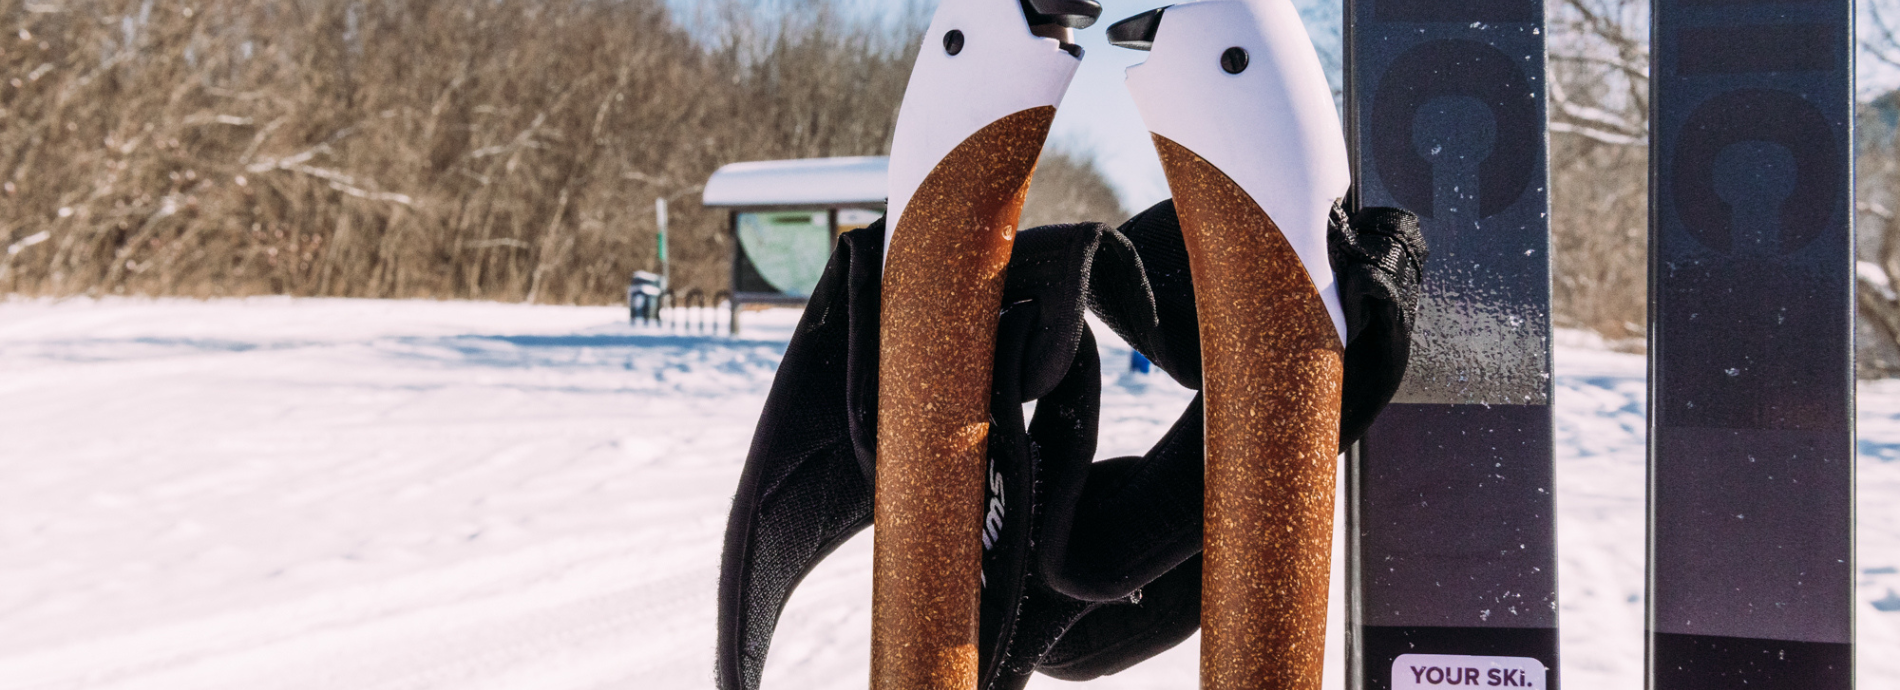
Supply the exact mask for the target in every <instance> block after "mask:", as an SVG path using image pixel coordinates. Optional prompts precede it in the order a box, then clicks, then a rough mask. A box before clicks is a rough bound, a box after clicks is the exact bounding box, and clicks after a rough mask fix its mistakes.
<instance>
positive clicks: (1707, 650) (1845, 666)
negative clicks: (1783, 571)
mask: <svg viewBox="0 0 1900 690" xmlns="http://www.w3.org/2000/svg"><path fill="white" fill-rule="evenodd" d="M1649 644H1650V649H1651V652H1650V654H1652V655H1653V656H1652V657H1651V659H1650V673H1651V674H1653V676H1654V679H1653V680H1652V682H1651V683H1650V684H1649V686H1650V687H1652V688H1669V689H1670V690H1729V689H1730V688H1748V690H1809V689H1810V688H1846V687H1852V685H1851V682H1852V680H1853V673H1854V647H1853V645H1848V644H1836V643H1827V642H1790V641H1787V640H1757V639H1751V638H1746V637H1718V636H1715V635H1671V634H1668V633H1651V634H1650V636H1649Z"/></svg>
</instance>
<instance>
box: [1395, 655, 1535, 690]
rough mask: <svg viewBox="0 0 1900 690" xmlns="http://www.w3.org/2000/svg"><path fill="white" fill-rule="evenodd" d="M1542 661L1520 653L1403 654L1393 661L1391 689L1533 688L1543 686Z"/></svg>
mask: <svg viewBox="0 0 1900 690" xmlns="http://www.w3.org/2000/svg"><path fill="white" fill-rule="evenodd" d="M1545 673H1546V672H1545V669H1544V664H1543V663H1542V662H1539V661H1538V660H1536V659H1531V658H1528V657H1521V656H1464V655H1459V654H1403V655H1400V656H1399V658H1398V659H1396V660H1394V661H1393V662H1392V690H1441V689H1442V688H1533V689H1534V690H1544V687H1545V686H1544V676H1545Z"/></svg>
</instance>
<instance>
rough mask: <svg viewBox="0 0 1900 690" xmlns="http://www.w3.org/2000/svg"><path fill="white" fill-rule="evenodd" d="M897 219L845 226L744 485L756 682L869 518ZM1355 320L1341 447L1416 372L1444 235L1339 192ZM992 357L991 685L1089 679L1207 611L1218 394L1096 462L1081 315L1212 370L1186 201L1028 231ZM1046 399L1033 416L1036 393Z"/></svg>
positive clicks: (748, 651) (750, 645) (731, 593)
mask: <svg viewBox="0 0 1900 690" xmlns="http://www.w3.org/2000/svg"><path fill="white" fill-rule="evenodd" d="M882 240H883V227H882V223H878V224H875V225H873V226H872V227H870V228H866V229H864V230H859V231H854V232H851V233H847V234H846V235H844V236H843V238H842V239H841V240H840V242H839V246H838V249H837V251H836V252H834V254H833V257H832V262H831V264H830V265H828V266H827V268H826V271H825V276H824V278H823V279H821V280H820V283H819V286H818V288H817V290H815V291H814V293H813V295H812V299H811V302H810V304H809V305H808V306H807V309H806V313H805V315H804V317H803V318H802V319H801V321H800V324H799V327H798V329H797V330H796V331H795V332H794V336H793V339H792V342H791V344H790V345H789V346H788V347H787V350H786V355H785V358H784V360H783V361H782V363H781V365H780V369H779V374H778V378H777V380H775V381H774V383H773V387H772V392H771V394H770V396H769V397H768V399H767V402H766V409H765V414H764V415H763V416H762V417H761V420H760V423H759V427H758V432H757V434H756V435H755V437H754V439H753V446H752V450H751V452H750V454H749V455H748V457H747V461H746V468H745V471H744V473H743V475H742V477H741V484H740V488H739V494H738V496H737V497H736V498H735V499H734V502H733V512H732V516H731V521H730V522H729V524H728V529H727V538H726V551H725V556H724V562H723V563H722V570H721V579H720V599H719V606H720V611H719V616H720V618H719V648H718V651H717V656H718V672H719V684H720V685H719V686H720V687H721V688H722V689H724V690H755V689H756V688H757V687H758V683H759V676H760V672H761V671H762V669H763V665H764V660H765V656H766V651H767V649H768V648H769V646H770V642H771V636H772V630H773V628H774V627H775V626H776V624H777V620H778V616H779V613H780V611H781V610H782V609H783V606H784V604H785V601H786V600H787V599H788V598H789V596H790V594H791V591H792V589H793V588H794V587H795V586H796V585H797V582H798V581H799V580H800V579H802V578H803V577H804V576H805V574H806V573H808V572H810V570H811V568H812V567H814V566H815V565H816V564H817V563H818V562H819V561H820V560H822V558H823V557H824V556H825V555H826V554H828V553H830V552H831V551H832V550H833V549H835V548H836V547H837V546H838V545H840V544H842V543H843V542H844V541H845V540H846V539H848V538H849V537H850V536H851V535H852V534H854V533H856V532H857V531H859V530H861V529H863V528H864V527H865V526H867V525H868V524H869V522H870V519H871V486H872V484H873V482H872V479H873V472H874V470H875V456H874V453H875V448H876V419H877V410H876V401H877V391H876V372H877V345H878V340H877V328H878V323H877V320H878V299H879V292H878V289H879V280H880V278H881V259H882ZM1329 244H1330V249H1331V259H1332V262H1333V269H1334V272H1335V275H1336V276H1337V279H1338V280H1339V290H1340V296H1341V302H1342V307H1343V309H1344V312H1345V316H1346V320H1347V324H1348V341H1347V347H1346V381H1345V398H1346V399H1345V400H1344V401H1343V403H1342V412H1343V419H1342V424H1341V447H1342V448H1343V447H1345V446H1346V445H1349V444H1350V443H1351V442H1353V441H1355V440H1357V438H1358V437H1359V435H1361V434H1363V432H1364V430H1365V429H1366V428H1367V427H1369V426H1370V424H1371V420H1372V418H1373V417H1374V416H1376V415H1377V413H1378V412H1379V410H1380V409H1382V408H1383V407H1384V405H1385V404H1386V402H1387V401H1389V400H1390V398H1391V396H1392V394H1393V392H1394V391H1395V390H1396V388H1397V386H1398V382H1399V381H1400V380H1401V379H1402V377H1403V374H1404V365H1405V361H1406V357H1407V356H1409V343H1410V332H1411V328H1412V325H1413V318H1414V315H1415V313H1416V309H1417V300H1418V292H1419V280H1420V279H1421V276H1422V273H1421V267H1422V263H1423V261H1424V259H1425V256H1426V251H1425V246H1424V242H1423V239H1422V236H1421V235H1419V233H1418V229H1417V223H1416V219H1415V218H1414V217H1412V216H1411V215H1410V214H1407V213H1405V212H1403V211H1397V210H1392V209H1365V210H1362V211H1360V212H1359V213H1358V214H1354V215H1352V216H1347V215H1346V214H1344V213H1343V211H1342V212H1336V213H1335V216H1334V226H1333V227H1332V228H1331V232H1329ZM1007 271H1008V273H1007V279H1006V283H1005V289H1004V298H1003V310H1002V312H1001V313H1000V314H999V320H998V331H997V341H996V345H997V349H996V359H995V367H994V369H993V391H992V399H991V415H992V419H991V431H990V437H989V456H990V462H989V469H988V471H989V473H990V477H989V481H988V482H987V486H988V488H987V495H986V496H985V506H984V508H985V521H984V524H983V539H984V543H985V551H984V561H983V573H984V584H983V592H982V604H981V611H982V620H981V624H980V628H979V631H980V647H979V673H980V674H981V676H980V677H981V687H983V688H985V689H986V690H1011V689H1013V688H1021V687H1022V686H1023V684H1024V683H1026V682H1027V680H1028V676H1029V674H1030V673H1031V672H1032V671H1034V670H1040V671H1042V672H1044V673H1047V674H1049V675H1053V676H1056V677H1059V678H1065V679H1086V678H1091V677H1095V676H1099V675H1102V674H1105V673H1113V672H1115V671H1118V670H1121V669H1124V668H1127V667H1129V666H1132V665H1133V664H1135V663H1137V662H1139V661H1141V660H1143V659H1147V658H1149V657H1151V656H1153V655H1155V654H1158V653H1160V652H1161V651H1164V650H1166V649H1168V648H1170V647H1172V646H1174V645H1175V644H1178V643H1179V642H1180V641H1181V640H1184V639H1186V638H1187V637H1188V636H1189V635H1192V634H1193V632H1194V631H1195V630H1196V629H1198V626H1199V615H1200V614H1199V611H1200V608H1199V606H1200V599H1199V597H1200V591H1199V582H1200V572H1199V563H1200V561H1199V553H1200V546H1201V527H1202V525H1201V521H1202V508H1203V496H1202V493H1203V490H1204V485H1203V481H1202V472H1203V453H1204V450H1203V448H1204V447H1203V438H1202V436H1203V433H1204V432H1203V427H1202V419H1201V406H1200V399H1199V398H1198V397H1197V398H1196V399H1195V400H1194V402H1192V403H1190V405H1189V407H1188V409H1187V410H1185V411H1184V413H1183V414H1182V415H1181V417H1180V419H1178V420H1177V421H1176V423H1175V425H1174V427H1173V428H1171V429H1170V430H1169V432H1168V433H1167V434H1166V435H1165V436H1164V437H1163V438H1162V439H1160V440H1159V442H1157V443H1156V444H1155V446H1154V447H1153V448H1151V449H1150V450H1149V451H1148V452H1147V453H1146V454H1144V455H1142V456H1139V457H1126V458H1116V459H1113V460H1107V461H1103V462H1098V463H1091V462H1090V461H1091V460H1092V456H1093V454H1094V447H1095V439H1096V432H1097V423H1098V415H1099V405H1100V385H1101V380H1100V363H1099V361H1098V359H1097V356H1096V353H1095V345H1094V339H1093V337H1092V335H1091V334H1090V333H1089V332H1088V328H1087V325H1086V323H1085V321H1084V320H1083V318H1082V315H1083V313H1084V310H1085V308H1086V309H1087V310H1091V311H1094V312H1095V313H1096V314H1097V315H1098V316H1100V317H1101V318H1102V320H1103V321H1104V323H1106V324H1107V325H1108V326H1109V328H1111V329H1112V330H1114V331H1115V332H1116V333H1117V334H1119V335H1120V336H1121V337H1122V338H1123V339H1124V340H1126V341H1127V342H1128V343H1130V345H1132V346H1133V347H1134V348H1135V349H1136V350H1138V351H1140V352H1142V353H1143V354H1144V355H1147V356H1148V358H1149V359H1150V360H1152V361H1153V362H1155V364H1156V365H1157V366H1159V367H1160V368H1161V369H1162V370H1163V371H1165V372H1167V373H1168V374H1169V375H1170V376H1171V377H1173V378H1174V379H1175V380H1176V381H1179V382H1180V383H1182V384H1183V385H1186V386H1188V387H1190V388H1198V387H1199V385H1200V380H1201V378H1200V351H1199V332H1198V329H1199V324H1198V319H1197V318H1196V314H1195V308H1194V292H1193V285H1192V283H1191V273H1190V272H1189V269H1188V263H1187V253H1186V245H1185V242H1184V241H1183V239H1182V237H1181V232H1180V224H1179V219H1178V218H1177V217H1176V215H1175V212H1174V208H1173V204H1172V203H1171V202H1162V203H1161V204H1157V205H1156V206H1154V207H1152V208H1149V209H1147V210H1145V211H1143V212H1142V213H1140V214H1138V215H1136V216H1135V217H1134V218H1131V219H1130V220H1129V221H1128V222H1127V223H1126V224H1124V225H1123V226H1122V228H1121V230H1120V231H1119V232H1117V231H1116V230H1111V229H1109V228H1107V227H1106V226H1103V225H1100V224H1093V223H1088V224H1077V225H1061V226H1046V227H1043V228H1034V229H1031V230H1026V231H1024V232H1022V233H1021V234H1019V235H1018V238H1017V240H1016V244H1015V249H1014V251H1013V252H1012V255H1011V262H1010V265H1009V267H1008V269H1007ZM1030 400H1036V401H1038V402H1037V407H1036V413H1035V415H1034V418H1033V419H1030V420H1028V421H1027V423H1026V424H1025V421H1024V419H1023V414H1022V407H1021V406H1022V403H1024V402H1027V401H1030Z"/></svg>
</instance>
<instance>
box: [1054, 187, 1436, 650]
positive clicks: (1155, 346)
mask: <svg viewBox="0 0 1900 690" xmlns="http://www.w3.org/2000/svg"><path fill="white" fill-rule="evenodd" d="M1121 233H1122V234H1123V235H1124V236H1126V237H1127V239H1128V241H1129V244H1130V245H1131V246H1133V247H1134V248H1135V249H1136V257H1135V263H1134V268H1135V269H1136V270H1139V271H1140V272H1141V273H1142V278H1143V279H1142V280H1141V281H1139V282H1141V283H1144V284H1145V285H1146V286H1147V287H1149V289H1150V290H1151V291H1152V298H1151V300H1148V301H1144V300H1139V299H1130V298H1128V297H1127V296H1126V294H1125V291H1127V290H1129V289H1131V288H1129V287H1127V286H1128V285H1132V284H1134V283H1135V282H1136V281H1131V280H1129V279H1127V278H1123V279H1121V284H1119V285H1118V284H1115V283H1112V282H1111V280H1110V276H1113V275H1115V273H1114V271H1112V270H1107V267H1106V266H1105V264H1107V263H1109V261H1107V260H1106V259H1107V258H1108V257H1110V256H1113V255H1112V254H1111V253H1110V252H1104V253H1103V256H1104V260H1098V262H1097V267H1096V270H1095V273H1094V274H1093V275H1092V276H1091V280H1090V283H1089V285H1090V289H1091V292H1092V294H1091V299H1090V300H1089V304H1090V307H1091V308H1092V309H1094V310H1095V311H1096V312H1097V314H1098V316H1100V317H1101V318H1102V320H1103V322H1104V323H1106V324H1108V325H1109V327H1110V328H1112V329H1114V330H1115V331H1116V333H1117V334H1119V335H1121V336H1122V338H1123V339H1124V340H1126V341H1128V342H1129V343H1130V344H1131V345H1132V346H1133V347H1135V348H1136V349H1137V350H1139V351H1141V352H1142V353H1143V354H1145V355H1149V358H1150V359H1151V360H1153V361H1154V362H1155V363H1156V364H1157V365H1158V366H1160V367H1161V368H1162V369H1163V370H1164V371H1167V372H1168V374H1169V375H1170V376H1173V377H1174V378H1175V379H1176V380H1177V381H1180V382H1182V383H1183V384H1188V385H1198V384H1199V381H1200V371H1199V368H1200V360H1199V356H1198V354H1199V333H1198V327H1199V324H1198V322H1197V320H1196V319H1195V314H1194V296H1193V286H1192V284H1191V283H1190V282H1189V275H1190V274H1189V271H1188V264H1187V255H1186V246H1185V242H1184V240H1183V239H1182V237H1181V232H1180V223H1179V219H1178V217H1177V216H1176V215H1175V212H1174V208H1173V204H1172V202H1168V201H1164V202H1162V203H1160V204H1157V205H1155V206H1154V207H1151V208H1149V209H1147V210H1145V211H1143V212H1142V213H1140V214H1137V215H1136V216H1135V217H1134V218H1132V219H1130V220H1129V221H1128V222H1127V223H1126V224H1124V225H1123V226H1122V228H1121ZM1328 240H1329V250H1330V252H1329V253H1330V255H1331V256H1330V258H1331V261H1332V264H1333V266H1332V267H1333V270H1334V274H1335V276H1336V279H1337V280H1338V281H1339V287H1338V289H1339V291H1340V297H1341V306H1342V309H1343V311H1344V312H1345V317H1346V322H1347V344H1346V373H1345V376H1346V380H1345V385H1344V399H1343V400H1342V403H1341V407H1342V422H1341V429H1340V447H1341V449H1342V450H1343V449H1344V448H1345V447H1347V446H1349V445H1351V444H1352V443H1353V442H1355V441H1357V440H1358V439H1359V438H1360V437H1361V436H1362V435H1363V434H1364V433H1365V430H1366V429H1367V428H1369V427H1370V426H1371V424H1372V420H1373V418H1374V417H1376V416H1377V415H1378V413H1379V411H1380V410H1382V409H1384V407H1385V405H1386V403H1387V402H1388V401H1390V400H1391V398H1392V395H1393V393H1394V392H1395V391H1396V390H1397V388H1398V385H1399V382H1400V380H1402V378H1403V377H1404V373H1405V364H1406V361H1407V358H1408V357H1409V354H1410V338H1411V330H1412V326H1413V323H1414V317H1415V314H1416V311H1417V305H1418V294H1419V289H1420V285H1419V283H1420V281H1421V280H1422V278H1423V263H1424V261H1425V258H1426V256H1427V252H1426V248H1425V243H1424V238H1423V235H1422V234H1420V233H1419V231H1418V223H1417V218H1416V217H1415V216H1413V215H1412V214H1410V213H1407V212H1405V211H1401V210H1397V209H1384V208H1373V209H1363V210H1361V211H1360V212H1358V213H1357V214H1354V215H1352V216H1348V215H1346V214H1345V213H1344V212H1343V209H1342V207H1335V212H1334V214H1333V217H1332V223H1331V227H1330V228H1329V232H1328ZM1117 290H1121V291H1124V292H1121V293H1118V292H1116V291H1117ZM1148 305H1152V312H1149V311H1147V308H1148ZM1200 403H1201V401H1200V398H1199V397H1196V398H1195V400H1194V403H1193V404H1191V405H1190V406H1189V409H1188V410H1187V411H1186V412H1185V413H1184V414H1183V415H1182V416H1181V418H1180V419H1179V420H1177V421H1176V422H1175V426H1174V427H1173V428H1172V429H1170V430H1169V432H1168V434H1167V435H1166V436H1164V437H1163V438H1162V439H1161V441H1160V442H1159V443H1157V444H1156V445H1155V446H1154V447H1153V448H1152V449H1150V450H1149V452H1148V453H1147V454H1145V455H1143V456H1141V457H1138V458H1134V457H1130V458H1117V459H1114V460H1108V461H1104V462H1100V463H1095V464H1094V465H1093V466H1091V467H1090V468H1089V472H1088V476H1087V480H1086V482H1085V483H1084V485H1083V490H1082V491H1081V492H1079V493H1076V494H1072V495H1071V494H1065V493H1062V492H1051V493H1050V494H1049V497H1050V498H1051V499H1052V503H1051V504H1050V505H1048V506H1046V507H1044V508H1043V509H1042V512H1041V517H1040V519H1041V521H1042V524H1041V525H1040V526H1039V538H1038V541H1037V545H1036V548H1037V551H1038V552H1039V553H1038V558H1039V564H1040V566H1041V568H1040V575H1041V578H1040V579H1039V580H1038V581H1037V583H1036V584H1037V585H1039V586H1041V587H1043V588H1045V589H1046V591H1045V592H1042V594H1041V596H1037V597H1031V598H1029V600H1028V601H1029V603H1028V604H1026V605H1025V607H1024V610H1023V611H1022V612H1021V614H1020V615H1019V617H1018V618H1019V620H1018V623H1017V624H1018V626H1019V628H1020V629H1021V630H1022V631H1023V632H1022V633H1020V634H1021V635H1024V636H1026V637H1033V638H1036V639H1047V640H1049V642H1050V646H1049V647H1047V648H1046V650H1045V651H1043V652H1042V654H1043V656H1042V657H1041V658H1039V659H1038V660H1037V662H1036V664H1035V666H1036V668H1037V669H1038V670H1041V671H1042V672H1044V673H1046V674H1049V675H1052V676H1056V677H1059V678H1064V679H1069V680H1084V679H1088V678H1093V677H1096V676H1099V675H1102V674H1106V673H1113V672H1115V671H1118V670H1121V669H1124V668H1127V667H1129V666H1132V665H1133V664H1135V663H1137V662H1139V661H1141V660H1144V659H1147V658H1149V657H1151V656H1153V655H1155V654H1158V653H1160V652H1162V651H1164V650H1166V649H1168V648H1170V647H1172V646H1174V645H1175V644H1178V643H1179V642H1180V641H1182V640H1184V639H1186V638H1187V637H1188V636H1189V635H1191V634H1193V632H1194V631H1195V630H1196V629H1198V627H1199V620H1200V618H1199V617H1200V589H1199V582H1200V577H1199V572H1200V571H1199V563H1200V561H1199V554H1200V550H1201V533H1202V524H1201V522H1202V509H1203V500H1204V499H1203V492H1204V491H1205V484H1204V478H1203V471H1204V447H1203V445H1202V442H1203V434H1204V431H1203V427H1202V425H1201V422H1202V420H1201V407H1200Z"/></svg>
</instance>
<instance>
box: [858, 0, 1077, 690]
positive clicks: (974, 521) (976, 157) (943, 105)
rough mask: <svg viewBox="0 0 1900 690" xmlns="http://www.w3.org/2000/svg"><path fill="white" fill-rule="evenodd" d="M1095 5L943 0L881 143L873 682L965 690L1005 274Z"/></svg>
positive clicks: (974, 634)
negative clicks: (885, 176) (886, 141)
mask: <svg viewBox="0 0 1900 690" xmlns="http://www.w3.org/2000/svg"><path fill="white" fill-rule="evenodd" d="M1100 11H1101V8H1100V6H1099V5H1096V4H1095V3H1094V2H1093V0H945V1H944V2H943V3H942V4H941V5H940V6H939V7H938V8H937V11H936V14H935V15H934V16H933V18H932V19H931V22H930V28H929V30H928V33H927V34H926V35H925V38H924V43H923V47H922V49H921V50H920V51H919V53H918V56H917V61H916V63H915V65H914V67H913V68H912V71H911V77H910V82H909V84H908V86H907V87H906V89H905V92H904V101H903V104H902V106H901V109H900V110H899V112H898V118H897V125H896V129H895V131H894V132H893V134H892V143H891V158H890V183H889V187H888V194H889V196H890V199H889V210H888V213H887V215H886V219H887V223H886V227H887V228H888V230H887V233H888V234H887V236H886V241H885V245H884V247H885V250H884V251H885V261H884V275H883V288H882V304H881V308H880V313H881V316H880V323H881V326H880V334H879V337H880V342H879V360H878V361H879V365H878V407H877V409H878V415H879V419H878V420H877V476H876V483H875V498H874V511H875V517H874V522H875V524H876V530H875V537H874V540H873V544H874V545H873V575H872V604H871V626H872V629H871V687H872V688H879V689H884V690H920V689H922V690H971V689H973V688H975V687H976V684H977V663H978V654H977V643H978V627H977V626H978V608H979V606H978V604H979V597H980V591H979V589H978V587H979V582H980V579H981V573H982V563H981V558H982V542H981V539H980V538H979V535H980V534H981V533H982V523H983V503H984V488H985V485H986V481H985V480H986V476H985V472H984V461H985V457H986V451H987V449H988V446H987V443H986V439H987V436H988V428H989V427H988V423H989V421H990V415H989V402H990V383H991V381H990V366H991V361H992V357H993V355H994V351H995V339H996V324H997V311H998V308H999V306H1000V302H1001V299H1002V291H1003V278H1004V276H1003V269H1004V267H1005V266H1006V265H1007V264H1008V262H1009V257H1010V248H1011V245H1012V243H1013V241H1014V240H1015V236H1016V223H1017V218H1018V215H1019V214H1020V213H1021V211H1022V203H1023V195H1024V193H1025V192H1026V191H1027V188H1028V185H1029V178H1030V174H1031V172H1032V171H1033V170H1034V169H1035V165H1036V160H1037V158H1038V156H1039V155H1040V154H1041V152H1042V145H1043V140H1044V138H1046V137H1047V135H1048V133H1049V124H1050V121H1051V120H1052V119H1053V118H1054V117H1055V109H1056V105H1057V104H1058V103H1059V102H1060V101H1061V100H1062V95H1063V93H1064V92H1065V91H1066V90H1067V89H1068V85H1069V80H1070V79H1071V78H1072V77H1074V76H1075V70H1076V67H1077V66H1078V65H1079V64H1080V61H1081V57H1082V54H1081V53H1082V51H1081V49H1080V47H1079V46H1076V45H1075V42H1074V38H1073V35H1072V33H1071V30H1072V29H1074V28H1079V27H1085V26H1088V25H1089V24H1090V23H1092V22H1093V21H1094V19H1095V17H1096V16H1097V15H1099V13H1100Z"/></svg>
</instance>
